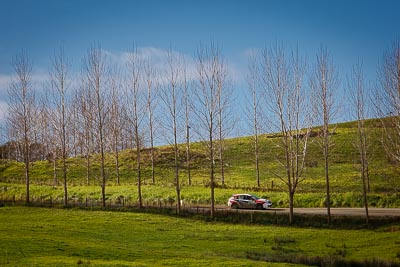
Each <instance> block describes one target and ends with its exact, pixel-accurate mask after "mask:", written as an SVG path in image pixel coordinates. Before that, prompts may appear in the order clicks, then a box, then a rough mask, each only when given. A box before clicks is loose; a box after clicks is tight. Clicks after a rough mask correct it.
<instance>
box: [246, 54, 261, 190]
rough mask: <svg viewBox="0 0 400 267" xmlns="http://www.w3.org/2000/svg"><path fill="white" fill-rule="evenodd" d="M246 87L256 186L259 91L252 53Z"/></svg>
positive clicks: (255, 65)
mask: <svg viewBox="0 0 400 267" xmlns="http://www.w3.org/2000/svg"><path fill="white" fill-rule="evenodd" d="M246 81H247V84H248V89H249V91H250V93H251V109H250V110H249V112H248V113H249V120H251V121H252V130H253V147H254V160H255V176H256V182H257V186H258V187H260V149H259V138H260V136H259V133H260V114H261V113H260V100H261V99H262V98H261V95H260V93H259V89H258V84H259V67H258V61H257V55H256V54H253V55H250V57H249V63H248V74H247V76H246Z"/></svg>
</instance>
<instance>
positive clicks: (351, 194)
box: [0, 120, 400, 207]
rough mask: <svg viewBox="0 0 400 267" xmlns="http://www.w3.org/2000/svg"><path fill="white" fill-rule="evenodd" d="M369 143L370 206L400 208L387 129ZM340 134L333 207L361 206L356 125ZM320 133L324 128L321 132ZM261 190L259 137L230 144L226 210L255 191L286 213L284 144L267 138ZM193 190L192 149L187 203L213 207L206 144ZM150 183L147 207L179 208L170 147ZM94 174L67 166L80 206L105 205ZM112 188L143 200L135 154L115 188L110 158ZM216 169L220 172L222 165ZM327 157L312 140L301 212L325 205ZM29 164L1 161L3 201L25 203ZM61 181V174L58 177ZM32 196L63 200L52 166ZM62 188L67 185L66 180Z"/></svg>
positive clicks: (112, 192) (220, 195) (41, 166)
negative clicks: (235, 198) (96, 201)
mask: <svg viewBox="0 0 400 267" xmlns="http://www.w3.org/2000/svg"><path fill="white" fill-rule="evenodd" d="M366 125H367V126H368V129H369V130H368V131H369V138H370V151H371V160H370V163H369V171H370V185H371V187H370V188H371V191H370V202H371V205H372V206H379V207H400V201H399V198H398V196H397V195H396V192H395V186H394V183H397V184H399V183H400V181H399V180H400V179H399V177H398V174H396V172H395V169H394V166H392V165H391V164H390V162H389V161H388V159H387V157H386V156H385V153H384V151H383V148H382V147H381V143H380V138H381V136H382V128H381V127H380V121H379V120H368V121H367V122H366ZM335 127H336V128H335V134H334V135H332V136H331V138H332V141H333V144H334V146H333V147H332V156H331V162H330V166H331V169H330V179H331V191H332V194H333V198H332V199H333V206H334V207H335V206H338V207H340V206H360V205H362V202H361V197H360V196H361V180H360V176H359V172H358V169H359V160H358V156H357V151H356V149H355V146H354V140H355V137H356V130H357V128H356V127H357V125H356V123H354V122H348V123H341V124H338V125H336V126H335ZM314 130H315V131H318V129H317V128H316V129H314ZM260 142H261V187H260V188H257V186H256V185H257V183H256V178H255V171H254V152H253V141H252V137H240V138H232V139H227V140H226V141H225V147H226V150H225V172H226V177H225V186H224V187H223V188H222V187H221V188H218V189H217V191H216V200H217V203H219V204H224V203H225V202H226V200H227V198H228V197H229V196H230V195H231V194H233V193H236V192H243V191H246V192H251V193H256V194H258V195H264V196H268V197H271V198H272V200H273V202H274V203H275V204H276V205H278V206H287V200H286V199H287V197H286V193H285V192H286V188H285V186H284V184H283V183H282V181H281V180H280V179H279V175H283V173H284V169H283V167H282V166H281V165H280V164H279V162H278V161H277V160H276V157H280V156H281V155H282V153H281V149H280V148H279V142H280V139H279V138H273V135H269V136H268V135H264V136H263V137H262V138H261V141H260ZM191 146H192V162H191V167H192V181H193V183H192V186H188V185H187V178H186V171H185V169H184V168H185V150H184V147H183V146H182V147H181V148H182V149H181V171H180V179H181V182H182V196H183V198H184V199H186V200H187V201H188V202H190V203H196V204H206V203H208V201H209V190H208V189H207V184H208V180H209V177H208V175H209V170H208V165H209V163H208V161H207V158H206V157H205V153H204V151H203V148H202V145H201V144H200V143H193V144H192V145H191ZM142 154H143V157H142V161H143V166H144V167H143V174H142V176H143V181H144V184H145V186H144V188H143V191H144V197H145V201H147V202H148V203H151V202H154V201H156V202H157V201H159V200H160V199H161V200H163V201H164V202H167V200H168V202H172V201H173V199H174V198H175V191H174V186H173V181H174V169H173V162H174V161H173V151H172V149H171V148H170V147H168V146H163V147H158V148H157V149H156V184H155V185H151V164H150V156H149V151H148V150H146V149H144V150H143V153H142ZM91 160H92V169H91V178H90V180H89V185H87V180H86V168H85V159H84V158H83V157H75V158H70V159H69V160H68V185H69V187H70V190H69V191H70V196H71V197H75V198H78V199H84V198H86V197H90V198H98V197H99V195H100V187H99V184H100V183H99V181H98V180H97V179H96V177H99V160H98V156H96V155H94V156H93V157H92V159H91ZM106 166H107V173H108V187H107V188H106V192H107V195H108V197H109V199H111V200H113V201H114V200H116V199H121V198H125V199H130V200H131V201H133V202H134V201H135V199H136V188H135V185H136V170H135V168H136V162H135V156H134V152H133V151H130V150H124V151H122V152H121V155H120V173H121V185H120V186H116V177H115V163H114V157H113V156H112V154H108V155H107V161H106ZM216 166H219V164H218V161H217V162H216ZM323 166H324V165H323V157H322V152H321V148H320V145H319V139H318V137H312V138H311V139H310V143H309V156H308V158H307V169H306V171H305V173H304V175H303V177H304V180H303V182H302V183H301V184H300V185H299V187H298V191H297V195H296V197H295V198H296V205H297V206H306V207H307V206H311V207H313V206H318V207H320V206H323V205H324V190H325V179H324V168H323ZM23 173H24V172H23V165H22V164H21V163H16V162H10V161H8V162H2V164H1V166H0V183H1V186H0V198H10V197H16V198H18V197H21V198H22V196H23V195H24V194H25V193H24V185H23V184H24V179H23V177H24V175H23ZM58 177H60V179H61V169H60V170H58ZM216 179H217V183H218V185H221V179H220V176H219V174H218V173H217V177H216ZM31 181H32V192H33V193H32V195H33V196H38V195H40V196H41V197H43V196H45V197H49V196H51V197H54V198H58V197H60V198H61V196H62V188H61V187H60V186H58V187H52V185H53V183H54V178H53V163H52V162H49V161H38V162H34V163H33V164H32V178H31ZM60 185H61V181H60Z"/></svg>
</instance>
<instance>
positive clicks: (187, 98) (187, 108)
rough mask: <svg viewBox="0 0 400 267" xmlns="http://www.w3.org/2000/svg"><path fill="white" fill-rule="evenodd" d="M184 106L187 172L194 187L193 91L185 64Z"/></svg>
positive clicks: (189, 183)
mask: <svg viewBox="0 0 400 267" xmlns="http://www.w3.org/2000/svg"><path fill="white" fill-rule="evenodd" d="M183 102H184V103H183V105H184V106H185V126H186V127H185V128H186V136H185V139H186V172H187V179H188V185H189V186H190V185H192V176H191V171H190V160H191V156H190V113H191V91H190V87H189V82H188V78H187V66H186V63H185V62H184V67H183Z"/></svg>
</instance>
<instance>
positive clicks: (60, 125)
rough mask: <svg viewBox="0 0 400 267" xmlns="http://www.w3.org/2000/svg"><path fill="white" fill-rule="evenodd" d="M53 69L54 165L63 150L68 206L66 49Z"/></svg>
mask: <svg viewBox="0 0 400 267" xmlns="http://www.w3.org/2000/svg"><path fill="white" fill-rule="evenodd" d="M51 62H52V68H51V70H50V81H51V87H50V88H51V92H52V102H53V103H52V105H51V107H50V114H51V116H50V118H51V122H52V126H53V129H54V131H55V134H56V142H55V143H56V149H55V150H53V151H54V152H53V153H54V155H53V156H54V158H53V160H54V164H55V162H56V155H57V148H60V150H61V160H62V175H63V187H64V205H65V206H67V205H68V189H67V158H68V154H69V147H68V145H69V133H68V129H69V128H70V120H69V119H68V114H69V110H68V106H69V94H68V83H69V80H68V79H69V77H68V68H69V64H68V62H67V61H66V59H65V55H64V49H63V48H62V47H61V48H60V50H59V52H58V53H57V54H54V56H53V57H52V59H51Z"/></svg>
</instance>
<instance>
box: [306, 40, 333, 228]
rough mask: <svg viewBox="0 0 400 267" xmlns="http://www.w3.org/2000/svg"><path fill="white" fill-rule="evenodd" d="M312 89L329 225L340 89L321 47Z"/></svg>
mask: <svg viewBox="0 0 400 267" xmlns="http://www.w3.org/2000/svg"><path fill="white" fill-rule="evenodd" d="M311 87H312V92H313V95H314V100H315V112H316V115H317V119H318V122H322V133H321V147H322V152H323V156H324V162H325V165H324V169H325V182H326V208H327V213H328V224H330V223H331V198H330V182H329V158H330V155H331V147H332V145H333V143H332V140H331V132H332V131H330V127H331V125H330V124H331V122H332V120H333V119H334V116H335V115H336V113H337V106H335V104H337V103H336V102H337V101H336V97H337V90H338V87H339V80H338V74H337V72H336V71H335V68H334V66H333V64H332V62H331V59H330V57H329V54H328V50H327V48H325V47H321V49H320V51H319V52H318V54H317V63H316V66H315V70H314V73H313V77H312V78H311Z"/></svg>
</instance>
